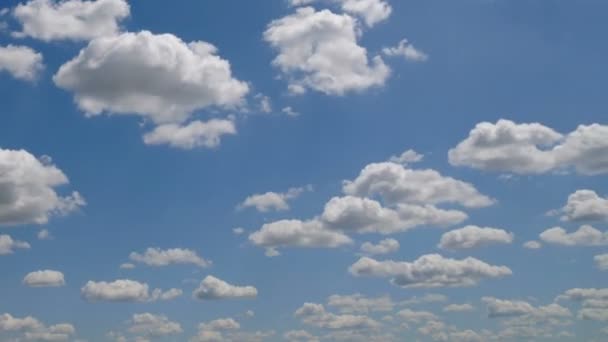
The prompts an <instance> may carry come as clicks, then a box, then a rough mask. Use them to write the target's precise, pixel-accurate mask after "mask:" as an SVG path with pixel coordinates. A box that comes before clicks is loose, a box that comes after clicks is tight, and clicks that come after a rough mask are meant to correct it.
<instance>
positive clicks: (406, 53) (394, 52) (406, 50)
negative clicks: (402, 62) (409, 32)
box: [382, 39, 429, 62]
mask: <svg viewBox="0 0 608 342" xmlns="http://www.w3.org/2000/svg"><path fill="white" fill-rule="evenodd" d="M382 53H384V54H385V55H387V56H391V57H392V56H400V57H403V58H405V59H406V60H408V61H412V62H424V61H426V60H427V59H428V58H429V56H428V55H427V54H426V53H424V52H422V51H420V50H418V49H416V48H415V47H414V45H412V43H410V42H409V41H408V40H407V39H403V40H401V41H400V42H399V44H398V45H397V46H392V47H385V48H383V49H382Z"/></svg>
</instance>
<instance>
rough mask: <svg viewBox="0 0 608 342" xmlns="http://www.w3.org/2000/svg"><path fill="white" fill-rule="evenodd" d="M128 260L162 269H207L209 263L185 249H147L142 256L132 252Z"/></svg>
mask: <svg viewBox="0 0 608 342" xmlns="http://www.w3.org/2000/svg"><path fill="white" fill-rule="evenodd" d="M129 259H131V260H132V261H135V262H139V263H142V264H145V265H148V266H154V267H162V266H169V265H176V264H191V265H196V266H198V267H209V266H210V265H211V262H210V261H208V260H205V259H203V258H201V257H200V256H199V255H198V254H197V253H196V252H195V251H193V250H191V249H185V248H170V249H166V250H162V249H160V248H148V249H146V251H145V252H144V253H143V254H139V253H136V252H132V253H131V254H130V255H129Z"/></svg>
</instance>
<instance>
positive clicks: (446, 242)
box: [438, 226, 513, 249]
mask: <svg viewBox="0 0 608 342" xmlns="http://www.w3.org/2000/svg"><path fill="white" fill-rule="evenodd" d="M512 242H513V233H509V232H507V231H506V230H502V229H496V228H488V227H477V226H466V227H464V228H460V229H455V230H452V231H449V232H447V233H444V234H443V235H442V236H441V240H440V242H439V245H438V247H439V248H442V249H469V248H477V247H484V246H489V245H495V244H509V243H512Z"/></svg>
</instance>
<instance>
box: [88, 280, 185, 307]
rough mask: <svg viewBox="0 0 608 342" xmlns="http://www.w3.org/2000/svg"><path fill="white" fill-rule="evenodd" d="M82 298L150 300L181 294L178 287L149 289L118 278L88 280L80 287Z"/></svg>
mask: <svg viewBox="0 0 608 342" xmlns="http://www.w3.org/2000/svg"><path fill="white" fill-rule="evenodd" d="M80 292H81V295H82V298H84V299H85V300H87V301H90V302H101V301H106V302H151V301H156V300H171V299H174V298H176V297H177V296H179V295H181V293H182V291H181V290H179V289H170V290H168V291H166V292H163V291H162V290H160V289H154V290H152V291H150V289H149V287H148V284H146V283H140V282H138V281H135V280H130V279H119V280H115V281H113V282H105V281H100V282H94V281H88V282H87V283H86V284H85V285H84V286H83V287H82V288H81V289H80Z"/></svg>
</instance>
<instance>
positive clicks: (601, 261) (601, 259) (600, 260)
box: [593, 254, 608, 271]
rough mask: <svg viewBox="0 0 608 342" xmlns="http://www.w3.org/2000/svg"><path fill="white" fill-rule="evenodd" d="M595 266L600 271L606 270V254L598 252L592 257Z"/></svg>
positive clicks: (607, 262)
mask: <svg viewBox="0 0 608 342" xmlns="http://www.w3.org/2000/svg"><path fill="white" fill-rule="evenodd" d="M593 260H594V261H595V264H596V265H597V268H599V269H600V270H602V271H606V270H608V254H600V255H596V256H595V257H593Z"/></svg>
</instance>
